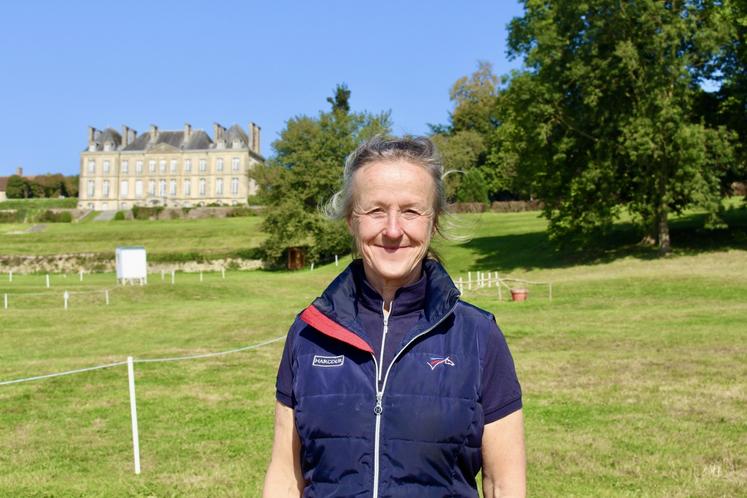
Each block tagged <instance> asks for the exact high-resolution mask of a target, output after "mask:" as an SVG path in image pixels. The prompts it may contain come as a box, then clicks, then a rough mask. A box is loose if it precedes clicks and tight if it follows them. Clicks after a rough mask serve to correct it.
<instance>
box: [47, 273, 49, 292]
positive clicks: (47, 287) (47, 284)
mask: <svg viewBox="0 0 747 498" xmlns="http://www.w3.org/2000/svg"><path fill="white" fill-rule="evenodd" d="M47 289H49V273H47Z"/></svg>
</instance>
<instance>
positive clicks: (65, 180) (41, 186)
mask: <svg viewBox="0 0 747 498" xmlns="http://www.w3.org/2000/svg"><path fill="white" fill-rule="evenodd" d="M5 194H6V196H7V197H8V199H33V198H40V197H46V198H57V197H78V175H74V176H65V175H62V174H59V173H57V174H46V175H37V176H34V177H31V178H29V177H25V176H20V175H12V176H10V177H8V183H7V185H6V187H5Z"/></svg>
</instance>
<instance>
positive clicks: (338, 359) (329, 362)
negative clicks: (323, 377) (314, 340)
mask: <svg viewBox="0 0 747 498" xmlns="http://www.w3.org/2000/svg"><path fill="white" fill-rule="evenodd" d="M343 363H345V357H344V356H342V355H340V356H319V355H318V354H315V355H314V361H312V362H311V365H312V366H315V367H341V366H342V365H343Z"/></svg>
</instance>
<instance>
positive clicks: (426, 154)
mask: <svg viewBox="0 0 747 498" xmlns="http://www.w3.org/2000/svg"><path fill="white" fill-rule="evenodd" d="M399 160H402V161H407V162H409V163H412V164H416V165H418V166H422V167H423V168H425V170H426V171H427V172H428V174H430V176H431V178H433V185H434V186H435V192H434V194H435V195H434V196H433V197H434V201H433V204H434V205H433V214H434V216H433V227H434V228H435V230H436V231H437V232H438V233H439V234H441V235H442V236H443V235H444V234H443V233H442V232H441V224H440V223H439V220H440V219H441V215H443V214H447V212H448V211H447V206H448V205H447V202H446V193H445V190H444V182H443V176H444V167H443V164H442V163H441V155H440V154H439V153H438V150H437V149H436V146H435V145H434V144H433V142H432V141H431V140H430V139H429V138H427V137H413V136H407V135H406V136H404V137H402V138H393V137H386V136H383V135H376V136H374V137H373V138H371V139H370V140H368V141H366V142H363V143H362V144H360V145H359V146H358V147H357V148H356V149H355V150H354V151H353V152H351V153H350V155H348V157H347V158H346V159H345V169H344V171H343V185H342V189H341V190H340V191H339V192H337V193H335V195H333V196H332V198H331V199H330V200H329V202H327V205H326V206H325V207H324V212H325V214H326V215H327V216H328V217H330V218H332V219H336V220H346V219H348V218H349V217H350V216H351V215H352V213H353V207H354V206H353V203H354V201H355V199H354V195H353V194H354V192H353V175H354V174H355V172H356V171H358V170H359V169H361V168H362V167H363V166H365V165H367V164H370V163H372V162H376V161H387V162H388V161H392V162H393V161H399Z"/></svg>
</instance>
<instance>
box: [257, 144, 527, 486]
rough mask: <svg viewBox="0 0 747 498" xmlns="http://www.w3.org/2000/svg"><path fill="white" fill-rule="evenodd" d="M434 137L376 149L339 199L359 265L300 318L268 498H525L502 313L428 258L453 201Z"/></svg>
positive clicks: (348, 172)
mask: <svg viewBox="0 0 747 498" xmlns="http://www.w3.org/2000/svg"><path fill="white" fill-rule="evenodd" d="M442 173H443V168H442V166H441V164H440V160H439V158H438V154H437V152H436V150H435V148H434V146H433V144H432V143H431V142H430V140H428V139H426V138H402V139H384V138H381V137H377V138H374V139H372V140H370V141H369V142H367V143H364V144H363V145H361V146H360V147H358V149H356V150H355V151H354V152H353V153H352V154H351V155H350V156H349V157H348V158H347V161H346V163H345V172H344V186H343V189H342V190H341V191H340V192H339V193H338V194H336V195H335V197H333V199H332V201H331V202H330V206H331V208H332V211H333V212H334V213H333V214H335V215H336V216H338V217H340V218H344V219H345V220H346V221H347V224H348V227H349V229H350V233H351V234H352V235H353V239H354V241H355V246H356V250H357V252H358V253H359V254H360V256H361V259H358V260H355V261H354V262H353V263H352V264H351V265H350V266H349V267H348V268H347V269H346V270H345V271H343V272H342V273H341V274H340V275H339V276H338V277H337V278H336V279H335V280H334V281H333V282H332V283H331V284H330V286H329V287H328V288H327V289H326V290H325V291H324V293H323V294H322V296H321V297H319V298H317V299H316V300H315V301H314V302H313V303H312V304H311V306H309V307H308V308H306V309H305V310H304V311H303V312H302V313H301V314H300V315H299V316H298V317H297V319H296V321H295V323H294V324H293V326H292V327H291V329H290V331H289V333H288V339H287V341H286V344H285V351H284V353H283V358H282V360H281V363H280V369H279V372H278V381H277V396H276V397H277V403H276V408H275V438H274V443H273V449H272V460H271V462H270V466H269V469H268V471H267V476H266V479H265V489H264V496H265V497H268V498H277V497H285V496H294V497H298V496H305V497H317V496H340V497H348V496H361V497H362V496H373V497H379V496H380V497H384V496H387V497H389V496H402V497H405V496H407V497H418V498H424V497H431V496H433V497H436V496H438V497H441V496H460V497H461V496H469V497H476V496H478V494H477V486H476V481H475V476H476V475H477V473H478V471H479V470H480V469H481V468H482V475H483V492H484V496H485V497H486V498H487V497H494V496H496V497H497V496H501V497H503V496H524V494H525V457H524V436H523V420H522V411H521V406H522V405H521V390H520V387H519V383H518V381H517V379H516V374H515V371H514V365H513V361H512V359H511V355H510V353H509V351H508V348H507V346H506V343H505V340H504V338H503V335H502V334H501V332H500V330H499V329H498V327H497V326H496V324H495V321H494V319H493V316H492V315H491V314H489V313H487V312H485V311H483V310H481V309H478V308H476V307H474V306H471V305H469V304H467V303H465V302H463V301H460V300H459V292H458V291H457V289H456V288H455V286H454V284H453V282H452V281H451V279H450V278H449V276H448V275H447V273H446V271H445V270H444V269H443V267H442V266H441V265H440V264H439V263H438V262H437V261H436V260H435V259H431V258H428V252H429V245H430V242H431V238H432V236H433V234H434V233H435V232H437V231H438V230H439V228H440V225H439V220H440V217H441V215H442V214H443V213H444V210H445V207H446V201H445V197H444V188H443V183H442V179H441V177H442Z"/></svg>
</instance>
